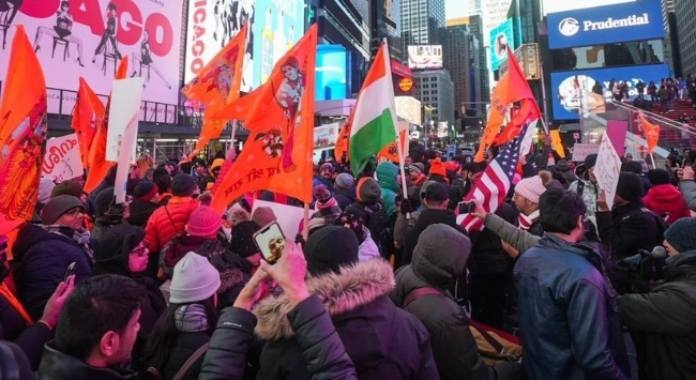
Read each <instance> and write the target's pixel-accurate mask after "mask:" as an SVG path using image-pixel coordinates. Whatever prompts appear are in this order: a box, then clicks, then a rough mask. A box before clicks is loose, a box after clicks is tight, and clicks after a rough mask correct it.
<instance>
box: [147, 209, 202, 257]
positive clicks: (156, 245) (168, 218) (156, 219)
mask: <svg viewBox="0 0 696 380" xmlns="http://www.w3.org/2000/svg"><path fill="white" fill-rule="evenodd" d="M198 206H199V203H198V201H197V200H195V199H193V198H191V197H172V198H171V199H170V200H169V202H168V203H167V204H166V205H165V206H162V207H159V208H158V209H157V210H155V212H153V213H152V215H151V216H150V219H148V220H147V225H146V226H145V242H146V244H147V248H148V249H149V250H150V252H151V253H157V252H159V251H160V250H161V249H162V248H163V247H164V245H165V244H167V242H169V241H170V240H171V239H172V238H173V237H174V236H176V235H177V234H180V233H182V232H184V227H186V222H188V218H189V215H191V213H192V212H193V210H195V209H197V208H198Z"/></svg>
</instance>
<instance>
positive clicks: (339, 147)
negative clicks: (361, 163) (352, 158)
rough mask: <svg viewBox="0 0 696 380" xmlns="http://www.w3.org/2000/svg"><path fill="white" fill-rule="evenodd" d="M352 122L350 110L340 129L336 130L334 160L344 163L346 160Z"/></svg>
mask: <svg viewBox="0 0 696 380" xmlns="http://www.w3.org/2000/svg"><path fill="white" fill-rule="evenodd" d="M352 123H353V112H352V111H351V113H350V115H349V116H348V119H346V121H345V122H344V123H343V125H342V126H341V129H340V130H339V131H338V138H337V139H336V146H335V147H334V157H335V158H336V161H338V162H342V163H344V164H345V163H347V162H348V144H349V143H350V126H351V124H352Z"/></svg>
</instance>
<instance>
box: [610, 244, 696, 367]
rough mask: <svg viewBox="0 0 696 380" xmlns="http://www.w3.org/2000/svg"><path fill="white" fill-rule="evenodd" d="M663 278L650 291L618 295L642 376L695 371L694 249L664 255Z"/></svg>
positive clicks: (695, 294)
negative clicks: (634, 345)
mask: <svg viewBox="0 0 696 380" xmlns="http://www.w3.org/2000/svg"><path fill="white" fill-rule="evenodd" d="M663 273H664V275H665V279H666V281H665V282H664V283H663V284H661V285H659V286H657V287H656V288H655V289H653V290H652V291H651V292H650V293H643V294H626V295H623V296H621V297H619V306H621V317H622V320H623V322H624V324H626V326H628V327H629V329H631V332H632V334H633V338H634V339H635V343H636V350H637V352H638V367H639V371H640V378H641V379H643V380H657V379H670V380H679V379H684V380H686V379H693V378H694V376H695V375H696V250H694V251H687V252H682V253H680V254H679V255H677V256H673V257H670V258H668V259H667V263H666V265H665V268H664V272H663Z"/></svg>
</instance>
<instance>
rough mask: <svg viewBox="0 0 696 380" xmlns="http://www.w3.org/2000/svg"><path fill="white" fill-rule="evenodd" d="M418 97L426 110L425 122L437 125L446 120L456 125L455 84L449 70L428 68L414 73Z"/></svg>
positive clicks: (449, 123) (450, 124)
mask: <svg viewBox="0 0 696 380" xmlns="http://www.w3.org/2000/svg"><path fill="white" fill-rule="evenodd" d="M413 79H414V81H415V82H416V94H417V95H416V98H418V99H420V101H421V102H422V103H423V106H424V108H425V110H426V112H425V113H424V118H425V120H424V122H425V123H426V124H428V123H430V124H433V125H436V124H437V123H439V122H443V121H446V122H447V123H448V125H449V126H453V125H454V84H453V83H452V78H451V77H450V73H449V72H448V71H447V70H426V71H416V72H414V73H413Z"/></svg>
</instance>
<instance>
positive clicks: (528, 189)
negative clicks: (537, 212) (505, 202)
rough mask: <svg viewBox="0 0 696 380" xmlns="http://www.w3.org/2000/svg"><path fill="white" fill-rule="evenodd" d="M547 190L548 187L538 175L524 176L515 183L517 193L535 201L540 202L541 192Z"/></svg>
mask: <svg viewBox="0 0 696 380" xmlns="http://www.w3.org/2000/svg"><path fill="white" fill-rule="evenodd" d="M545 191H546V187H544V183H543V182H542V180H541V177H539V176H538V175H535V176H534V177H527V178H523V179H522V180H520V182H518V183H517V185H515V192H516V193H517V194H519V195H521V196H523V197H525V198H527V199H529V200H530V201H531V202H534V203H539V197H540V196H541V194H544V192H545Z"/></svg>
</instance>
